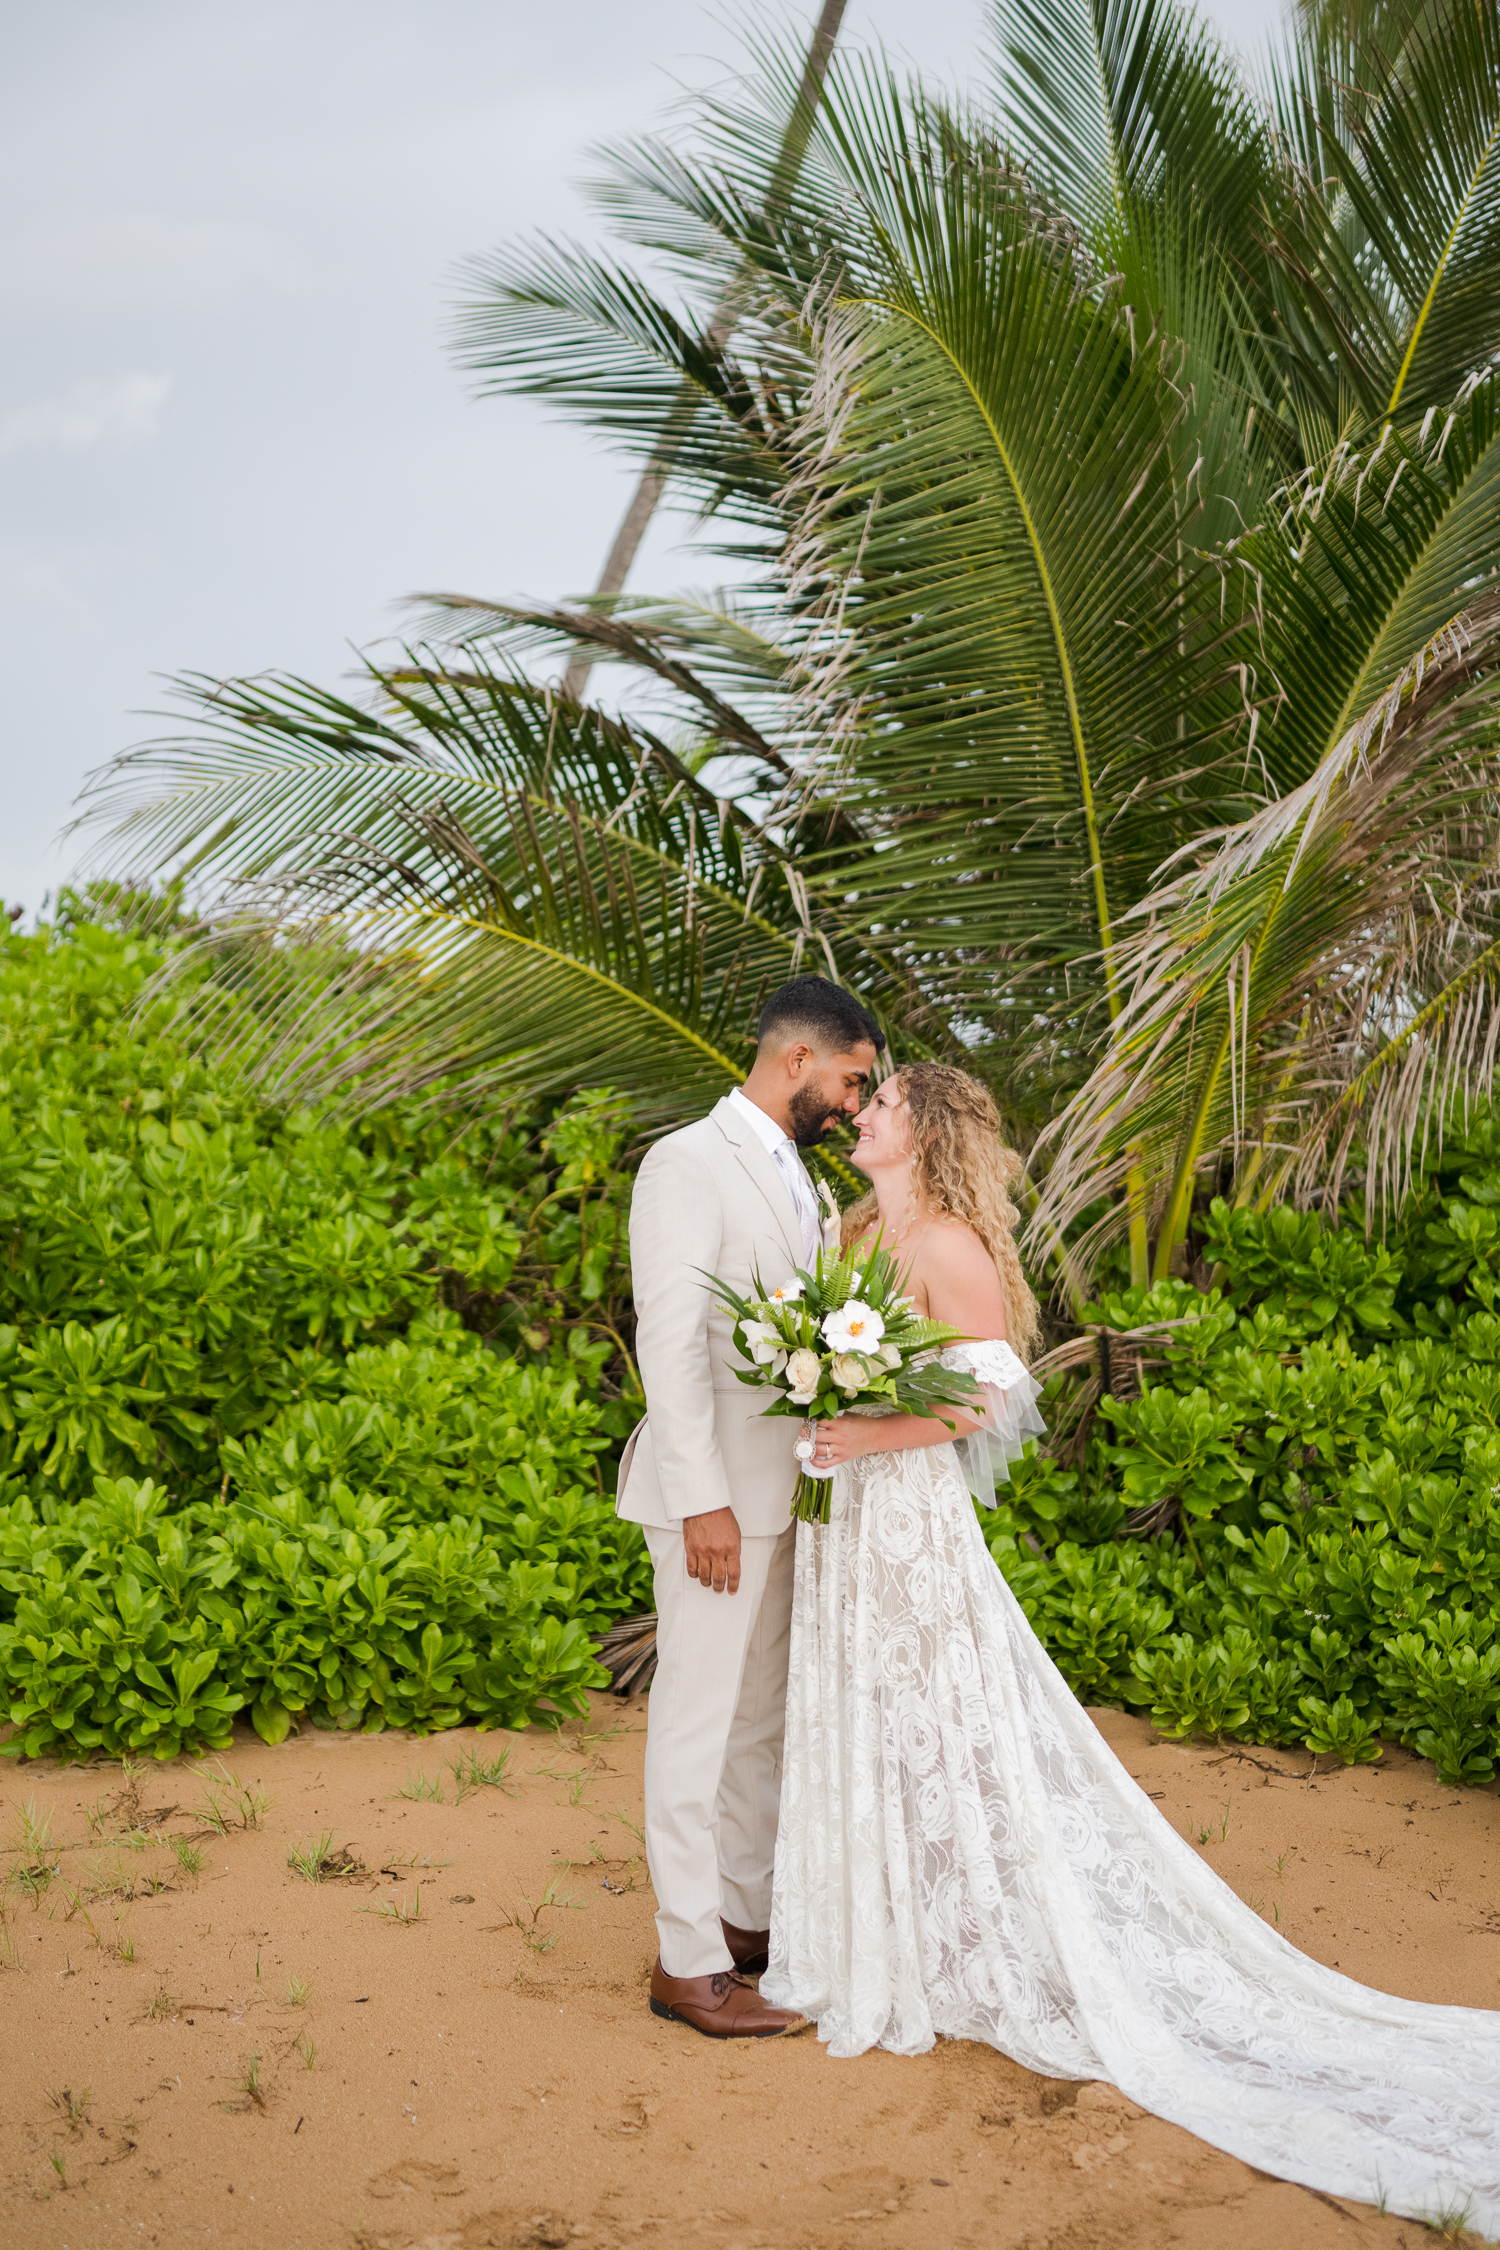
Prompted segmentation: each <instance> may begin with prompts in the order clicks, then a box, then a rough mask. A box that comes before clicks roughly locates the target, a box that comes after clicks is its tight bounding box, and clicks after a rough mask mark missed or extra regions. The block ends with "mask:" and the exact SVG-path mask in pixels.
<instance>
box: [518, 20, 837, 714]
mask: <svg viewBox="0 0 1500 2250" xmlns="http://www.w3.org/2000/svg"><path fill="white" fill-rule="evenodd" d="M848 4H849V0H823V8H822V13H821V14H820V15H819V17H818V21H817V27H816V29H815V30H814V32H813V35H812V42H811V44H810V45H809V47H808V50H807V60H806V62H805V63H804V65H803V68H802V83H801V85H800V86H799V87H798V89H797V99H796V102H795V103H794V104H793V107H792V114H791V118H790V121H789V122H788V125H787V129H786V133H785V136H784V138H783V140H782V143H781V150H780V153H779V155H778V156H777V159H776V164H775V167H774V169H773V171H772V173H771V184H770V193H769V195H768V196H767V199H766V200H767V202H768V203H769V204H771V205H772V206H773V207H774V205H775V204H776V203H778V202H779V201H780V200H781V199H782V198H783V197H784V196H785V195H787V194H788V193H789V192H790V190H791V189H792V188H793V187H794V186H795V185H796V180H797V175H798V173H799V172H800V171H801V169H802V160H803V158H804V156H805V155H806V154H807V144H808V141H809V139H810V138H811V136H812V126H813V118H814V117H815V115H816V114H817V108H818V103H819V101H820V100H821V99H822V95H823V81H824V80H825V78H826V77H827V76H828V65H829V63H830V62H831V61H832V59H833V49H834V43H835V41H836V40H837V38H838V35H839V26H840V24H841V23H842V22H843V20H844V10H845V8H846V7H847V6H848ZM737 310H738V306H737V302H736V292H735V290H734V288H733V287H730V288H729V289H728V290H726V291H725V293H724V295H723V296H722V297H721V298H720V300H719V303H718V306H717V308H716V309H715V312H714V316H713V318H712V320H711V321H710V322H709V324H708V327H707V328H706V329H705V330H704V334H703V342H704V347H705V349H706V350H708V351H713V352H719V351H722V350H723V349H724V346H725V345H726V344H727V343H728V341H729V338H730V335H731V333H732V332H733V329H734V323H735V317H736V313H737ZM680 407H681V411H682V412H683V413H684V414H691V412H692V408H693V391H692V387H691V385H690V384H686V383H685V384H684V385H683V387H682V397H681V401H680ZM675 419H676V417H675V416H674V421H675ZM672 427H673V425H672V423H671V422H669V423H668V426H667V431H666V432H665V433H664V434H665V440H666V442H665V443H664V444H663V445H662V446H661V448H660V450H659V452H658V453H657V456H656V458H655V459H654V460H652V461H649V462H648V463H647V465H646V468H645V470H644V471H643V472H642V475H641V481H640V483H639V484H638V485H637V486H636V488H635V492H634V494H633V496H632V498H631V502H630V506H629V507H628V508H627V509H626V510H625V516H624V520H623V522H622V523H621V525H620V528H619V530H618V531H617V532H616V533H615V537H614V544H613V546H612V547H611V548H610V550H609V554H608V557H607V558H606V560H605V564H604V568H603V570H602V571H601V572H600V574H599V583H598V585H597V586H596V587H595V588H594V598H595V600H596V601H597V600H599V599H601V598H603V597H605V596H608V595H610V594H618V593H619V592H620V590H621V588H622V587H623V586H624V584H625V581H626V579H627V578H628V577H629V576H630V567H631V564H632V563H633V562H634V561H635V558H636V554H637V552H638V551H639V548H640V544H641V541H642V540H643V539H644V538H645V536H646V526H647V525H648V524H649V523H650V521H651V518H652V517H653V516H654V515H655V513H656V504H657V502H658V501H659V500H660V498H661V496H662V493H663V492H664V491H665V490H666V484H667V478H668V476H669V475H670V473H671V468H672V456H673V453H674V451H675V450H676V448H675V446H674V444H673V442H672ZM593 668H594V658H593V654H592V652H591V651H590V650H589V649H587V648H577V649H575V650H574V652H573V655H572V657H571V659H570V661H569V664H568V669H567V670H566V672H565V673H564V674H563V683H562V686H563V694H564V695H566V696H568V697H570V698H571V699H572V701H574V702H575V703H576V702H581V701H582V699H583V692H584V689H585V688H586V687H587V686H588V679H589V674H590V672H592V670H593Z"/></svg>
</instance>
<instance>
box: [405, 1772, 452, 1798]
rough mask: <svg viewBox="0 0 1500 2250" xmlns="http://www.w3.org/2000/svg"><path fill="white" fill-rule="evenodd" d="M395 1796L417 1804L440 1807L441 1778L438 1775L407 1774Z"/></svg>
mask: <svg viewBox="0 0 1500 2250" xmlns="http://www.w3.org/2000/svg"><path fill="white" fill-rule="evenodd" d="M396 1795H397V1796H398V1797H409V1798H411V1799H412V1800H413V1802H415V1803H417V1804H423V1805H440V1804H441V1803H442V1801H443V1777H442V1775H441V1774H440V1773H439V1774H425V1773H409V1774H408V1775H407V1777H406V1781H405V1784H404V1785H403V1787H401V1788H400V1789H398V1790H397V1791H396Z"/></svg>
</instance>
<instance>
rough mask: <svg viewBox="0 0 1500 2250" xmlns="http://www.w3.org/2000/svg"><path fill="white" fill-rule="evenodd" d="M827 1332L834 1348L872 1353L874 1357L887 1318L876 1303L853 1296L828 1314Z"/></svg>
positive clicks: (824, 1325)
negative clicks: (867, 1303)
mask: <svg viewBox="0 0 1500 2250" xmlns="http://www.w3.org/2000/svg"><path fill="white" fill-rule="evenodd" d="M823 1334H824V1335H825V1336H826V1337H827V1339H828V1344H829V1348H830V1350H832V1351H836V1352H869V1353H870V1354H871V1355H872V1356H873V1354H874V1353H875V1351H876V1350H877V1349H878V1348H879V1344H880V1339H881V1337H882V1336H883V1335H884V1334H885V1320H884V1317H883V1316H882V1315H881V1314H880V1313H878V1312H876V1310H875V1308H874V1306H873V1305H864V1304H861V1303H860V1301H859V1299H858V1297H851V1298H850V1299H849V1302H848V1304H847V1305H840V1306H839V1309H838V1311H837V1312H831V1313H829V1314H828V1315H827V1317H826V1318H825V1320H824V1322H823Z"/></svg>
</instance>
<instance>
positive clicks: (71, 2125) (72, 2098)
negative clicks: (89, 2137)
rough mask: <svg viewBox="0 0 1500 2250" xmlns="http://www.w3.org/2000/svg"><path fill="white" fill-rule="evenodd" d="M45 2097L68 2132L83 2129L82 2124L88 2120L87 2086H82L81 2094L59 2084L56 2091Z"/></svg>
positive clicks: (85, 2123) (78, 2131)
mask: <svg viewBox="0 0 1500 2250" xmlns="http://www.w3.org/2000/svg"><path fill="white" fill-rule="evenodd" d="M47 2099H48V2101H49V2102H50V2103H51V2105H52V2107H53V2108H54V2109H55V2110H56V2111H57V2114H58V2116H59V2117H60V2118H61V2119H62V2121H63V2123H64V2124H65V2125H66V2126H67V2128H68V2130H69V2131H70V2132H73V2133H81V2132H82V2131H83V2128H84V2126H85V2125H87V2123H88V2121H89V2099H90V2096H89V2090H88V2088H87V2086H85V2087H84V2089H83V2091H82V2093H81V2094H75V2093H73V2092H71V2091H70V2089H69V2088H68V2087H66V2086H60V2087H59V2088H58V2089H57V2092H56V2093H55V2094H49V2095H48V2096H47Z"/></svg>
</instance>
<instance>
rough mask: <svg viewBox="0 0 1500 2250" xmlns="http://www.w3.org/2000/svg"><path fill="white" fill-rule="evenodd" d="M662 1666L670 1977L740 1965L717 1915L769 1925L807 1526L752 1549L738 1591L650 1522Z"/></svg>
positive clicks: (652, 1751)
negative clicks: (711, 1583) (716, 1587)
mask: <svg viewBox="0 0 1500 2250" xmlns="http://www.w3.org/2000/svg"><path fill="white" fill-rule="evenodd" d="M645 1533H646V1544H647V1546H648V1547H649V1549H650V1551H651V1562H652V1567H653V1569H654V1571H655V1574H656V1611H657V1617H658V1620H659V1625H658V1633H657V1650H658V1662H657V1672H656V1677H655V1679H654V1680H653V1681H652V1683H651V1718H650V1726H649V1728H648V1731H647V1736H646V1859H647V1864H648V1866H649V1868H650V1871H651V1880H652V1883H653V1885H654V1887H655V1890H656V1895H657V1899H658V1901H659V1902H660V1905H659V1910H658V1913H657V1916H656V1930H657V1937H658V1939H659V1942H660V1946H661V1960H662V1967H663V1968H664V1969H665V1970H666V1972H667V1974H668V1976H673V1977H708V1976H713V1975H715V1974H716V1972H717V1971H719V1970H721V1969H728V1968H731V1967H732V1966H733V1963H732V1962H731V1960H730V1956H729V1948H728V1947H727V1946H726V1944H725V1943H724V1933H723V1931H722V1930H721V1929H720V1927H719V1917H720V1915H722V1916H723V1917H724V1920H725V1921H726V1922H731V1923H733V1924H734V1926H735V1927H736V1928H737V1929H741V1930H765V1929H769V1928H770V1924H771V1869H772V1863H773V1861H774V1859H775V1855H776V1817H777V1813H778V1811H779V1809H780V1803H781V1743H782V1734H783V1730H784V1728H785V1724H786V1678H787V1654H788V1648H789V1644H790V1640H791V1630H792V1561H793V1556H794V1554H795V1551H796V1538H797V1532H796V1526H795V1525H793V1526H792V1527H791V1528H790V1529H788V1530H786V1531H783V1532H781V1533H779V1534H778V1535H777V1536H776V1537H774V1538H766V1537H754V1536H751V1537H747V1538H745V1539H744V1540H743V1542H742V1546H741V1560H740V1583H739V1591H738V1592H737V1593H733V1594H715V1593H712V1592H711V1591H710V1590H709V1589H708V1588H707V1587H705V1586H701V1585H700V1584H699V1583H698V1581H697V1580H696V1579H693V1578H689V1576H688V1574H687V1562H686V1558H685V1555H684V1551H683V1544H682V1528H681V1526H680V1525H679V1524H673V1525H671V1526H670V1527H669V1528H666V1529H662V1528H659V1527H658V1526H656V1525H652V1524H648V1525H646V1527H645Z"/></svg>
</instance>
